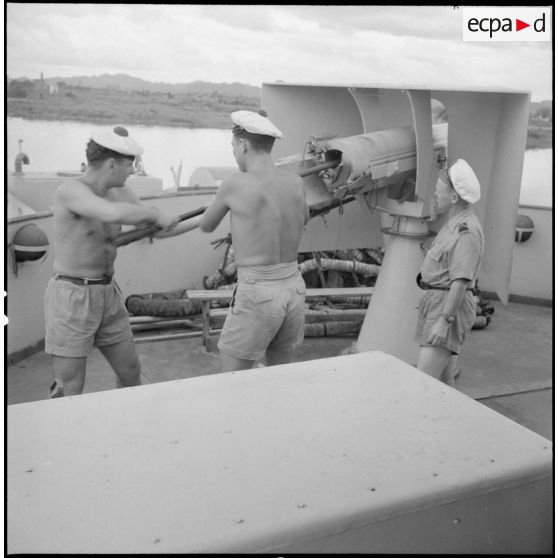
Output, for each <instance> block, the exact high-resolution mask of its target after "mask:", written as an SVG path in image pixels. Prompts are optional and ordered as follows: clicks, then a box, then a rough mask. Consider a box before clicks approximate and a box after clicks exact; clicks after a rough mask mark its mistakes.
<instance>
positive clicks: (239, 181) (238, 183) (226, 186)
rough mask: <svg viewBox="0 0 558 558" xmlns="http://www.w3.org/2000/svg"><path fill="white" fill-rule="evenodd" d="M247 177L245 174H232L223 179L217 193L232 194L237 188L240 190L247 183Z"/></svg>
mask: <svg viewBox="0 0 558 558" xmlns="http://www.w3.org/2000/svg"><path fill="white" fill-rule="evenodd" d="M248 180H249V177H248V175H247V173H245V172H240V171H238V172H233V173H232V174H230V175H229V176H227V177H226V178H224V179H223V181H222V182H221V185H220V186H219V191H220V192H221V193H222V194H225V193H227V192H233V191H235V190H237V189H238V188H241V187H242V186H243V185H245V184H246V183H247V181H248Z"/></svg>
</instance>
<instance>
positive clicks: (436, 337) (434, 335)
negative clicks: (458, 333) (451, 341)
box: [426, 316, 451, 347]
mask: <svg viewBox="0 0 558 558" xmlns="http://www.w3.org/2000/svg"><path fill="white" fill-rule="evenodd" d="M450 327H451V324H449V323H448V322H447V321H446V319H445V318H444V317H443V316H440V317H439V318H438V319H437V320H436V321H435V322H434V325H433V326H432V329H431V330H430V333H429V334H428V337H427V338H426V342H427V343H430V344H431V345H433V346H434V347H436V346H438V345H440V344H441V343H442V342H443V341H445V340H446V338H447V335H448V330H449V328H450Z"/></svg>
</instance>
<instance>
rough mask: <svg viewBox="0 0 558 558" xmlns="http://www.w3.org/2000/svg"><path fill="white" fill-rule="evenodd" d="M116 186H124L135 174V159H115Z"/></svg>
mask: <svg viewBox="0 0 558 558" xmlns="http://www.w3.org/2000/svg"><path fill="white" fill-rule="evenodd" d="M115 163H116V164H115V167H114V186H115V187H117V188H119V187H120V188H122V187H123V186H124V184H125V183H126V180H127V179H128V177H129V176H130V175H132V174H134V172H135V170H134V161H132V160H130V159H125V158H122V159H115Z"/></svg>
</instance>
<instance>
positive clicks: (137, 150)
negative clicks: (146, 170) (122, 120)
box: [91, 126, 143, 157]
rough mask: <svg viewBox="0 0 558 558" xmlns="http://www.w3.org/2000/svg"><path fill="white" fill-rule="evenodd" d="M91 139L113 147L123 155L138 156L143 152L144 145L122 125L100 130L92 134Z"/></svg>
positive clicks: (104, 145)
mask: <svg viewBox="0 0 558 558" xmlns="http://www.w3.org/2000/svg"><path fill="white" fill-rule="evenodd" d="M91 139H92V140H93V141H94V142H95V143H98V144H99V145H102V146H103V147H106V148H107V149H112V151H116V153H120V154H121V155H127V156H129V157H138V156H139V155H141V154H142V153H143V147H142V146H141V145H140V144H139V143H138V142H137V141H136V140H133V139H132V138H131V137H130V136H129V135H128V130H126V128H122V126H116V127H115V128H113V129H112V130H110V131H103V132H98V133H95V134H91Z"/></svg>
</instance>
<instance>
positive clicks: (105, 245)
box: [53, 179, 122, 278]
mask: <svg viewBox="0 0 558 558" xmlns="http://www.w3.org/2000/svg"><path fill="white" fill-rule="evenodd" d="M83 188H87V186H86V185H85V184H83V183H82V182H81V181H80V180H78V179H72V180H68V181H66V182H64V183H63V184H61V185H60V186H59V187H58V188H57V190H56V193H55V195H54V207H53V209H54V217H53V221H54V273H56V274H61V275H70V276H75V277H87V278H96V277H101V276H103V275H108V276H112V275H113V274H114V260H115V258H116V246H115V245H114V243H113V240H114V236H115V235H116V234H117V233H118V232H119V231H120V225H119V224H110V223H104V222H102V221H100V220H98V219H94V218H91V217H86V216H84V215H80V214H78V213H75V212H73V211H71V210H69V209H68V208H67V207H66V205H65V203H64V197H65V196H64V194H65V191H67V189H72V190H73V191H74V192H75V191H77V192H79V191H80V190H82V189H83ZM118 190H121V189H118ZM106 199H107V200H110V201H120V200H122V194H121V193H120V192H117V191H113V190H111V191H109V192H108V193H107V195H106Z"/></svg>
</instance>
